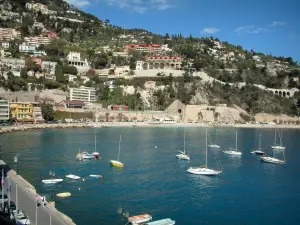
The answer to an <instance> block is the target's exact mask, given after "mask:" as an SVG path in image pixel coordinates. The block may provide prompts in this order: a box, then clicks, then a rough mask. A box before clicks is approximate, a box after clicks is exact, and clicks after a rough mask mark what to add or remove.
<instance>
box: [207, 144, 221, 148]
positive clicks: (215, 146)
mask: <svg viewBox="0 0 300 225" xmlns="http://www.w3.org/2000/svg"><path fill="white" fill-rule="evenodd" d="M208 147H209V148H220V145H215V144H212V145H208Z"/></svg>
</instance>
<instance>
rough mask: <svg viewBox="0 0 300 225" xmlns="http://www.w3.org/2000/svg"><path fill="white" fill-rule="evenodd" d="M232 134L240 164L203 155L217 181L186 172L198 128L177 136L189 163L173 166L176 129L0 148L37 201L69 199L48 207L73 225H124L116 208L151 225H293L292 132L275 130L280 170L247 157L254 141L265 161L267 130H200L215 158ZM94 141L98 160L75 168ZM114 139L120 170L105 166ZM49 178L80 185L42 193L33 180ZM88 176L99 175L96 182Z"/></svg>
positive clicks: (68, 134) (61, 135)
mask: <svg viewBox="0 0 300 225" xmlns="http://www.w3.org/2000/svg"><path fill="white" fill-rule="evenodd" d="M236 131H237V132H238V147H239V149H241V151H243V155H242V157H234V156H229V155H225V154H224V153H223V152H222V151H212V150H210V151H209V155H208V159H209V166H210V167H212V168H216V169H217V168H218V164H217V163H216V158H218V159H219V160H220V161H221V163H222V167H223V174H222V175H221V176H217V177H203V176H196V175H192V174H188V173H187V172H186V170H187V168H188V167H189V166H200V165H203V164H204V163H205V161H204V160H205V129H204V128H185V132H186V150H187V152H188V153H189V154H190V156H191V161H190V162H185V161H179V160H177V159H176V158H175V154H176V153H177V150H182V149H183V133H184V128H136V127H132V128H93V129H63V130H54V129H53V130H33V131H25V132H18V133H11V134H5V135H2V136H0V143H2V144H3V151H4V155H3V158H4V160H5V161H6V162H7V163H9V164H10V165H12V167H14V165H13V155H14V154H15V153H19V155H20V158H19V161H20V164H19V172H20V174H21V175H22V176H24V177H25V178H26V179H27V180H28V181H29V182H30V183H32V184H33V185H34V186H35V187H36V188H37V191H38V192H39V193H41V194H45V195H47V196H49V197H51V196H53V195H55V194H56V193H59V192H71V193H72V196H71V197H70V198H67V199H55V202H56V207H57V208H58V209H59V210H61V211H62V212H63V213H65V214H67V215H68V216H70V217H71V218H72V219H73V220H74V221H75V223H76V224H79V225H85V224H103V225H106V224H116V225H119V224H120V225H121V224H125V222H124V221H122V220H121V218H120V217H119V216H118V215H117V208H118V207H120V206H121V207H122V208H123V209H126V210H127V211H128V212H129V214H130V215H138V214H142V213H149V214H150V215H152V217H153V219H155V220H158V219H163V218H167V217H169V218H172V219H173V220H176V224H191V225H193V224H195V225H199V224H299V221H300V179H299V175H298V173H299V171H300V163H299V162H300V152H299V146H300V138H299V137H300V131H299V130H292V129H291V130H283V142H284V145H285V146H286V147H287V151H286V159H287V164H286V165H274V164H266V163H262V162H260V160H259V157H258V156H254V155H252V154H250V151H251V150H252V149H253V148H256V147H257V146H258V138H259V134H260V133H261V134H262V141H261V146H262V148H263V149H264V150H265V151H266V152H267V153H271V151H270V149H269V148H268V146H269V145H270V144H272V142H273V139H274V130H272V129H230V128H226V129H225V128H210V129H208V132H209V137H210V140H215V143H217V144H219V145H221V149H222V150H224V149H226V148H228V147H235V132H236ZM95 133H96V136H97V151H99V152H100V155H101V157H102V159H100V160H92V161H86V162H78V161H76V159H75V155H76V153H77V152H78V150H79V148H80V149H82V150H83V149H85V150H88V151H90V152H91V151H93V149H94V135H95ZM120 134H122V144H121V149H122V150H121V161H122V162H123V163H124V164H125V167H124V168H123V169H121V170H120V169H115V168H111V167H110V165H109V160H111V159H117V155H118V141H119V135H120ZM155 146H157V147H155ZM216 156H217V157H216ZM49 170H53V171H54V172H55V174H56V178H64V177H65V175H67V174H69V173H72V174H75V175H79V176H81V177H83V178H85V180H84V181H82V180H80V181H73V180H67V179H65V180H64V182H63V183H60V184H56V185H54V186H45V185H44V184H43V183H42V182H41V180H42V179H48V178H49ZM89 174H102V175H103V179H102V180H100V179H91V178H89V177H88V175H89Z"/></svg>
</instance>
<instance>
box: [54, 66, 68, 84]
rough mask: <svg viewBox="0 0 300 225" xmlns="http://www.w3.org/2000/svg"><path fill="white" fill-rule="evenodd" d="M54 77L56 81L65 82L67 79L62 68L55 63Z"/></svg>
mask: <svg viewBox="0 0 300 225" xmlns="http://www.w3.org/2000/svg"><path fill="white" fill-rule="evenodd" d="M55 77H56V81H57V82H59V83H66V80H67V79H66V78H65V76H64V73H63V70H62V68H61V66H60V65H59V64H57V65H56V68H55Z"/></svg>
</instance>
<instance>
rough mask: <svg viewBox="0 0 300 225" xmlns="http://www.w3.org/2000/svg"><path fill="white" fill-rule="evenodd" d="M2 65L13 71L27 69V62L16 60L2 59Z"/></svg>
mask: <svg viewBox="0 0 300 225" xmlns="http://www.w3.org/2000/svg"><path fill="white" fill-rule="evenodd" d="M0 64H1V65H2V66H6V67H10V68H12V69H19V70H21V69H22V68H23V67H25V60H24V59H16V58H0Z"/></svg>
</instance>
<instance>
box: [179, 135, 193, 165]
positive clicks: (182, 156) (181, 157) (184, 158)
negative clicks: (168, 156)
mask: <svg viewBox="0 0 300 225" xmlns="http://www.w3.org/2000/svg"><path fill="white" fill-rule="evenodd" d="M183 136H184V138H183V152H182V151H178V152H179V153H180V154H177V155H176V157H177V158H178V159H183V160H190V157H189V156H188V155H187V154H186V153H185V132H184V135H183Z"/></svg>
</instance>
